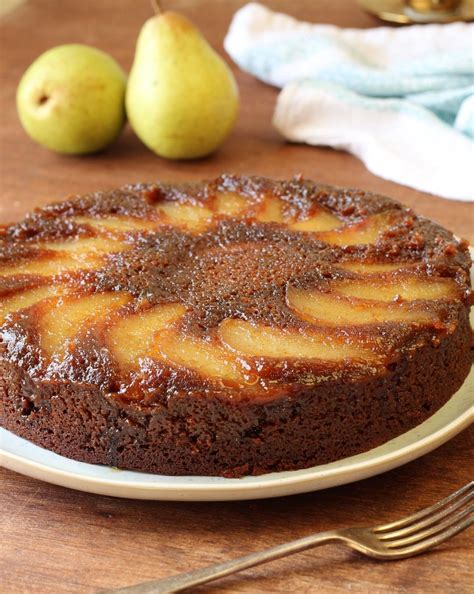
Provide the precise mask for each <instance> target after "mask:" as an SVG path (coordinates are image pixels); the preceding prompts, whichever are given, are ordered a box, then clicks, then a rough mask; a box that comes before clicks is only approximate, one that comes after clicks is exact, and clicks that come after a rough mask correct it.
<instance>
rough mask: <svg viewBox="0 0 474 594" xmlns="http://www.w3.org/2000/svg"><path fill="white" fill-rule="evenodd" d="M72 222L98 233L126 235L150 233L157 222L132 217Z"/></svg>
mask: <svg viewBox="0 0 474 594" xmlns="http://www.w3.org/2000/svg"><path fill="white" fill-rule="evenodd" d="M74 221H75V222H76V223H79V224H81V225H89V226H90V227H94V229H98V230H99V231H103V230H105V231H112V232H114V231H115V232H117V233H127V232H133V231H150V230H152V229H156V228H157V227H158V225H159V222H158V221H149V220H145V219H139V218H132V217H107V218H102V219H95V218H92V217H75V218H74Z"/></svg>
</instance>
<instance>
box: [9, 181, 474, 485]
mask: <svg viewBox="0 0 474 594" xmlns="http://www.w3.org/2000/svg"><path fill="white" fill-rule="evenodd" d="M0 250H1V251H0V255H1V258H0V324H1V326H0V399H1V410H0V424H1V425H2V426H3V427H5V428H6V429H8V430H10V431H12V432H13V433H15V434H17V435H20V436H22V437H24V438H26V439H29V440H31V441H32V442H34V443H36V444H38V445H40V446H43V447H45V448H48V449H50V450H53V451H54V452H57V453H59V454H62V455H64V456H68V457H70V458H73V459H75V460H81V461H85V462H90V463H100V464H107V465H113V466H117V467H120V468H129V469H138V470H142V471H148V472H154V473H163V474H174V475H186V474H192V475H221V476H226V477H240V476H243V475H247V474H260V473H264V472H271V471H281V470H289V469H298V468H304V467H308V466H312V465H316V464H322V463H326V462H330V461H333V460H337V459H340V458H343V457H346V456H350V455H353V454H357V453H359V452H362V451H366V450H369V449H371V448H373V447H375V446H378V445H380V444H382V443H384V442H386V441H388V440H390V439H392V438H393V437H395V436H397V435H400V434H401V433H403V432H405V431H407V430H409V429H411V428H413V427H415V426H416V425H418V424H419V423H421V422H422V421H424V420H425V419H426V418H427V417H429V416H430V415H432V414H433V413H434V412H435V411H436V410H438V409H439V408H440V407H441V406H442V405H443V404H444V403H445V402H446V401H447V400H448V399H449V398H450V397H451V396H452V395H453V394H454V393H455V392H456V390H457V389H458V388H459V387H460V386H461V384H462V383H463V381H464V379H465V378H466V376H467V374H468V372H469V369H470V366H471V354H470V347H471V330H470V325H469V318H468V311H469V302H470V298H471V293H470V286H469V268H470V264H471V262H470V257H469V253H468V249H467V244H466V242H463V241H458V240H456V239H455V238H454V237H453V235H452V234H451V233H450V232H448V231H446V230H445V229H443V228H442V227H440V226H438V225H436V224H434V223H432V222H430V221H428V220H426V219H423V218H421V217H417V216H416V215H415V214H414V213H413V212H412V211H411V210H409V209H407V208H405V207H403V206H402V205H400V204H399V203H397V202H395V201H393V200H390V199H388V198H385V197H382V196H378V195H373V194H369V193H367V192H363V191H359V190H346V189H338V188H333V187H329V186H324V185H320V184H317V183H314V182H310V181H305V180H303V179H301V178H295V179H293V180H291V181H271V180H268V179H263V178H247V177H237V176H222V177H220V178H218V179H216V180H213V181H210V182H202V183H198V184H188V185H185V184H184V185H176V186H173V185H165V184H141V185H132V186H127V187H124V188H121V189H118V190H115V191H111V192H103V193H101V192H100V193H94V194H90V195H86V196H82V197H76V198H72V199H69V200H67V201H65V202H62V203H58V204H52V205H50V206H47V207H46V208H43V209H41V210H37V211H35V212H34V213H33V214H31V215H29V216H27V217H26V218H25V219H24V220H23V221H22V222H20V223H18V224H13V225H9V226H3V227H1V228H0Z"/></svg>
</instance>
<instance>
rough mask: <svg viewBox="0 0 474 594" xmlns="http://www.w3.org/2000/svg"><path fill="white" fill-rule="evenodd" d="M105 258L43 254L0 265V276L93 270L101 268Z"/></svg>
mask: <svg viewBox="0 0 474 594" xmlns="http://www.w3.org/2000/svg"><path fill="white" fill-rule="evenodd" d="M102 264H103V259H102V258H100V257H98V256H97V255H95V254H80V253H78V254H74V253H70V254H69V253H65V254H54V255H53V256H51V255H47V254H41V257H39V258H35V259H33V260H29V261H23V262H22V261H21V260H20V261H19V262H18V263H17V264H14V265H10V266H1V267H0V276H15V275H19V274H34V275H39V276H55V275H58V274H63V273H65V272H74V271H76V270H93V269H96V268H100V266H101V265H102Z"/></svg>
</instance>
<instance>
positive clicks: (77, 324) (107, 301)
mask: <svg viewBox="0 0 474 594" xmlns="http://www.w3.org/2000/svg"><path fill="white" fill-rule="evenodd" d="M131 298H132V297H131V295H128V294H126V293H96V294H94V295H88V296H85V297H72V296H68V297H64V298H59V299H58V300H57V301H56V302H55V303H54V304H53V305H52V306H51V307H49V308H48V309H47V311H46V312H45V313H44V314H43V315H42V316H41V317H40V320H39V324H38V327H39V332H40V343H41V347H42V348H43V349H44V351H45V352H46V353H47V354H48V355H50V356H51V355H53V354H54V355H59V356H62V355H64V354H65V352H66V350H67V347H68V345H69V343H70V341H71V339H73V338H74V337H75V336H77V335H78V334H79V333H80V332H82V331H83V330H84V329H85V328H86V327H87V326H91V325H92V324H95V323H97V322H99V321H100V320H103V319H105V318H106V317H107V315H108V314H110V313H111V312H112V311H114V310H116V309H117V308H119V307H121V306H122V305H125V304H126V303H127V302H128V301H130V299H131Z"/></svg>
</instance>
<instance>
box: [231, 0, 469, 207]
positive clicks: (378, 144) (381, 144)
mask: <svg viewBox="0 0 474 594" xmlns="http://www.w3.org/2000/svg"><path fill="white" fill-rule="evenodd" d="M225 48H226V50H227V52H228V53H229V54H230V56H231V57H232V58H233V60H234V61H235V62H236V63H237V64H238V65H239V66H240V67H241V68H242V69H243V70H246V71H247V72H250V73H251V74H253V75H254V76H256V77H258V78H259V79H261V80H263V81H265V82H267V83H270V84H272V85H276V86H278V87H283V91H282V92H281V93H280V95H279V97H278V101H277V107H276V110H275V115H274V120H273V122H274V125H275V127H276V128H277V129H278V130H279V131H280V132H281V133H282V134H283V136H285V137H286V138H288V139H289V140H292V141H297V142H306V143H309V144H315V145H326V146H332V147H335V148H342V149H345V150H348V151H350V152H351V153H353V154H355V155H357V156H358V157H359V158H360V159H362V160H363V161H364V163H365V164H366V166H367V168H368V169H369V170H370V171H372V172H373V173H375V174H376V175H379V176H381V177H384V178H386V179H390V180H392V181H395V182H398V183H401V184H406V185H409V186H412V187H414V188H416V189H418V190H422V191H425V192H431V193H433V194H438V195H441V196H444V197H446V198H456V199H459V200H472V199H474V25H468V24H465V23H452V24H449V25H418V26H411V27H405V28H396V29H395V28H388V27H378V28H376V29H341V28H338V27H335V26H333V25H315V24H309V23H303V22H299V21H297V20H295V19H293V18H291V17H289V16H287V15H284V14H280V13H275V12H273V11H271V10H269V9H268V8H266V7H264V6H262V5H261V4H257V3H250V4H247V5H245V6H244V7H243V8H241V9H240V10H239V11H238V12H237V13H236V14H235V15H234V18H233V20H232V23H231V26H230V29H229V31H228V34H227V37H226V39H225Z"/></svg>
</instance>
